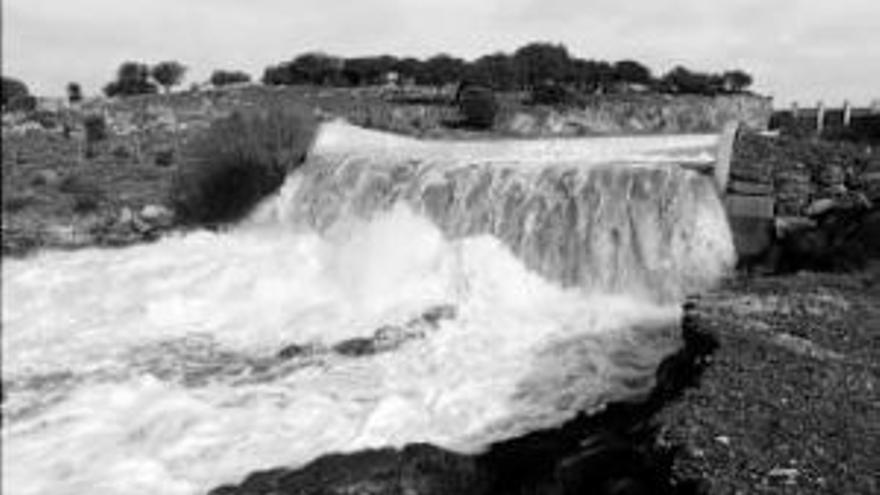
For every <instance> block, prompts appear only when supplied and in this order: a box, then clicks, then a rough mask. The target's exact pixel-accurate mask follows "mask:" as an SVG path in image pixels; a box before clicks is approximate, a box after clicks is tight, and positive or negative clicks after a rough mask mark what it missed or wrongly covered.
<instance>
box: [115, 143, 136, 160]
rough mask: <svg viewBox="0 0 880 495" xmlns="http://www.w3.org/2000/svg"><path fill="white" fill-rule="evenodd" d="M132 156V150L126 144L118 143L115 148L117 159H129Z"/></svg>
mask: <svg viewBox="0 0 880 495" xmlns="http://www.w3.org/2000/svg"><path fill="white" fill-rule="evenodd" d="M131 156H132V153H131V150H130V149H129V148H128V146H126V145H124V144H118V145H116V146H115V147H114V148H113V157H114V158H116V159H119V160H128V159H129V158H131Z"/></svg>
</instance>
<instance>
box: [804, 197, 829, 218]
mask: <svg viewBox="0 0 880 495" xmlns="http://www.w3.org/2000/svg"><path fill="white" fill-rule="evenodd" d="M836 204H837V202H836V201H835V200H834V199H832V198H822V199H817V200H816V201H813V202H812V203H810V206H807V208H806V210H804V213H805V214H806V215H807V216H810V217H818V216H820V215H824V214H825V213H828V212H829V211H831V210H833V209H834V208H835V206H836Z"/></svg>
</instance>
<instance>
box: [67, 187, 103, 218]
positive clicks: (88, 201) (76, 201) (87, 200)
mask: <svg viewBox="0 0 880 495" xmlns="http://www.w3.org/2000/svg"><path fill="white" fill-rule="evenodd" d="M100 204H101V194H100V193H99V192H98V191H96V190H95V191H86V192H78V193H76V194H74V195H73V211H74V212H76V213H91V212H93V211H96V210H97V209H98V206H99V205H100Z"/></svg>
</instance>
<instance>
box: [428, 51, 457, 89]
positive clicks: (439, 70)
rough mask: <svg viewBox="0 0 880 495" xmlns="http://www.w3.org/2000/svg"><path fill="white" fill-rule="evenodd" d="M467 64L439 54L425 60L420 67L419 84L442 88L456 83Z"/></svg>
mask: <svg viewBox="0 0 880 495" xmlns="http://www.w3.org/2000/svg"><path fill="white" fill-rule="evenodd" d="M466 66H467V63H466V62H465V61H464V60H462V59H460V58H456V57H453V56H451V55H447V54H445V53H441V54H438V55H434V56H433V57H431V58H429V59H428V60H426V61H425V62H424V64H423V66H422V73H421V80H419V81H418V82H419V83H421V84H430V85H433V86H442V85H444V84H451V83H457V82H459V81H461V78H462V77H463V76H464V72H465V67H466Z"/></svg>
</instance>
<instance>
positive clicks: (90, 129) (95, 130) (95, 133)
mask: <svg viewBox="0 0 880 495" xmlns="http://www.w3.org/2000/svg"><path fill="white" fill-rule="evenodd" d="M83 127H84V128H85V130H86V141H87V142H89V143H97V142H98V141H103V140H105V139H107V121H106V120H105V119H104V116H103V115H87V116H86V118H85V119H83Z"/></svg>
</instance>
